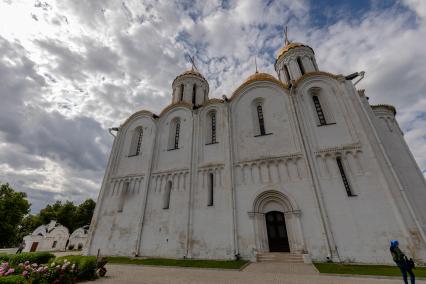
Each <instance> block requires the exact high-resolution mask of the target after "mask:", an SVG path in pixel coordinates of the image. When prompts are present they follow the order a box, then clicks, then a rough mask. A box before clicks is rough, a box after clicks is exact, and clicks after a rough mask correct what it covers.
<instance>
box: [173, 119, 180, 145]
mask: <svg viewBox="0 0 426 284" xmlns="http://www.w3.org/2000/svg"><path fill="white" fill-rule="evenodd" d="M179 135H180V121H177V122H176V132H175V143H174V149H179Z"/></svg>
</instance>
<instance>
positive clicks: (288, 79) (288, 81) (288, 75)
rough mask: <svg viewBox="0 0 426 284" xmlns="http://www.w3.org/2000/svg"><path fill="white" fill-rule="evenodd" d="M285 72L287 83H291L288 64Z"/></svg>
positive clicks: (285, 66)
mask: <svg viewBox="0 0 426 284" xmlns="http://www.w3.org/2000/svg"><path fill="white" fill-rule="evenodd" d="M284 74H285V78H286V80H287V83H290V72H288V67H287V65H284Z"/></svg>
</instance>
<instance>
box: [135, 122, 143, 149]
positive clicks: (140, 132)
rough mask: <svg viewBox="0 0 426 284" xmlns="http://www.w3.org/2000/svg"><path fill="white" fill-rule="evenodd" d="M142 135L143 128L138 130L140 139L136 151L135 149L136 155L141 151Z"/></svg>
mask: <svg viewBox="0 0 426 284" xmlns="http://www.w3.org/2000/svg"><path fill="white" fill-rule="evenodd" d="M142 135H143V131H142V128H140V129H139V131H138V141H137V144H136V151H135V155H136V156H137V155H139V154H140V152H141V145H142Z"/></svg>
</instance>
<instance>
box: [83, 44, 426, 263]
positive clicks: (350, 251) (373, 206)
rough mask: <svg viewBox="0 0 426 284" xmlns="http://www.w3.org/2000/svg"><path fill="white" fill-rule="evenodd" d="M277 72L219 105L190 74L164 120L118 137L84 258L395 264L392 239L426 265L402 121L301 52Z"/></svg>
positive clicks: (420, 180) (302, 48) (148, 119)
mask: <svg viewBox="0 0 426 284" xmlns="http://www.w3.org/2000/svg"><path fill="white" fill-rule="evenodd" d="M275 70H276V72H277V74H278V77H277V78H275V77H274V76H272V75H270V74H265V73H258V72H256V73H255V74H253V75H252V76H250V77H249V78H247V79H246V80H245V81H244V82H243V83H242V84H241V85H240V86H239V87H238V88H237V89H236V90H235V91H234V92H233V93H232V95H230V96H228V97H226V96H223V99H216V98H213V99H210V98H209V84H208V82H207V80H206V79H205V78H204V77H203V75H202V74H200V73H199V72H198V71H196V69H192V70H189V71H186V72H184V73H182V74H180V75H179V76H177V77H176V78H175V80H174V81H173V83H172V101H171V104H170V105H168V106H167V107H166V108H165V109H163V111H162V112H161V113H160V114H158V115H156V114H154V113H152V112H150V111H148V110H141V111H138V112H136V113H134V114H133V115H131V116H130V117H129V118H128V119H127V120H126V121H125V122H124V123H123V124H121V125H120V127H118V128H114V129H112V130H113V131H114V132H113V133H116V137H115V139H114V144H113V147H112V150H111V155H110V158H109V162H108V166H107V168H106V172H105V177H104V180H103V183H102V187H101V190H100V193H99V198H98V202H97V205H96V210H95V214H94V216H93V219H92V223H91V226H90V231H89V239H88V243H87V248H86V249H87V251H86V253H87V254H90V255H96V254H97V253H98V252H100V254H103V255H123V256H152V257H154V256H155V257H167V258H196V259H234V258H235V257H242V258H245V259H250V260H255V259H256V256H257V255H259V254H262V253H266V252H283V253H286V252H287V253H291V254H297V255H303V256H304V259H305V260H306V259H311V260H314V261H326V260H327V258H330V259H332V260H333V261H338V262H362V263H391V262H392V258H391V256H390V253H389V242H390V240H392V239H397V240H399V242H400V244H401V247H402V248H403V250H404V251H405V252H407V254H408V255H410V256H412V257H415V258H416V259H417V260H420V261H426V183H425V179H424V177H423V175H422V172H421V171H420V169H419V167H418V165H417V164H416V162H415V160H414V158H413V156H412V154H411V152H410V150H409V148H408V147H407V144H406V142H405V140H404V137H403V133H402V131H401V129H400V128H399V126H398V123H397V121H396V120H395V114H396V111H395V108H394V107H392V106H389V105H370V104H369V103H368V98H367V97H366V96H365V95H364V91H363V90H357V89H356V88H355V84H354V82H353V81H352V80H354V81H355V79H357V80H359V78H360V77H359V78H356V77H357V76H361V75H363V74H361V73H355V74H352V75H349V76H346V77H345V76H342V75H334V74H331V73H327V72H323V71H319V69H318V66H317V63H316V60H315V55H314V51H313V49H312V48H311V47H309V46H307V45H305V44H301V43H296V42H288V41H287V40H286V44H285V46H284V47H283V48H282V49H281V50H280V52H279V54H278V56H277V59H276V61H275ZM355 83H356V82H355Z"/></svg>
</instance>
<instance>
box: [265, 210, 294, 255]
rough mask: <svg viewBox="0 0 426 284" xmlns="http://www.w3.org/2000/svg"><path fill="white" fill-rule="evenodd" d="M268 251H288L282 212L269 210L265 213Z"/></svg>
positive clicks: (288, 246)
mask: <svg viewBox="0 0 426 284" xmlns="http://www.w3.org/2000/svg"><path fill="white" fill-rule="evenodd" d="M265 218H266V229H267V231H268V242H269V251H271V252H273V251H280V252H290V245H289V243H288V237H287V229H286V226H285V219H284V213H282V212H278V211H271V212H268V213H266V215H265Z"/></svg>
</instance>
